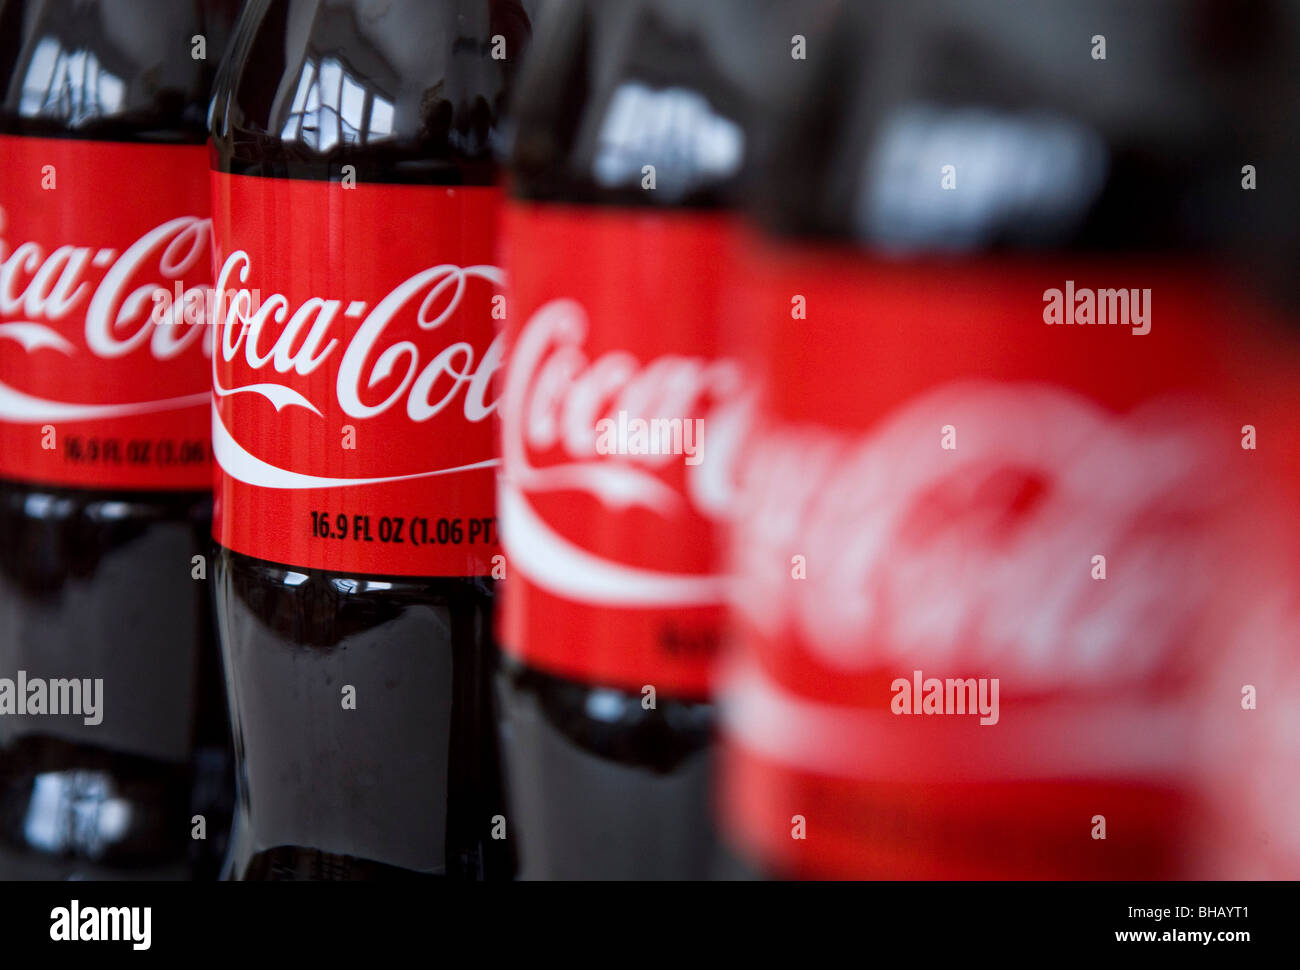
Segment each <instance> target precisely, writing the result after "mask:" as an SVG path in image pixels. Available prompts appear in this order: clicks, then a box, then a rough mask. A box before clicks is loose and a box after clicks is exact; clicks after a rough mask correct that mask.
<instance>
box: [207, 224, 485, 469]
mask: <svg viewBox="0 0 1300 970" xmlns="http://www.w3.org/2000/svg"><path fill="white" fill-rule="evenodd" d="M252 270H253V267H252V259H251V257H250V256H249V254H248V253H247V252H246V251H244V250H236V251H234V252H232V253H230V255H229V256H227V257H226V259H225V262H224V263H223V265H222V267H221V270H220V272H219V273H218V274H217V281H216V289H217V292H218V293H219V294H221V301H220V304H219V307H220V309H219V312H218V314H217V321H216V323H217V334H216V339H215V345H216V346H215V351H214V353H213V380H212V389H213V394H214V402H213V403H214V415H213V452H214V454H215V455H216V458H217V460H218V462H219V463H220V464H221V467H222V468H223V469H224V470H225V471H226V472H227V473H228V474H230V475H231V476H233V477H235V478H238V479H240V480H241V481H245V482H248V483H250V484H253V485H259V486H264V487H268V488H299V489H301V488H322V487H335V486H346V485H367V484H376V483H379V482H392V481H402V480H408V479H416V478H426V477H430V476H434V475H446V474H450V473H454V472H460V471H467V470H470V469H476V468H484V467H490V466H494V465H495V464H497V462H496V459H495V458H493V457H492V456H491V455H488V454H484V455H483V456H481V458H477V459H476V460H474V461H472V462H469V463H462V464H458V465H456V466H453V467H438V468H430V469H424V470H421V471H418V472H415V473H404V474H393V475H380V476H374V477H367V478H346V477H337V476H320V475H313V474H309V473H304V472H301V471H297V470H294V469H290V468H284V467H281V466H277V465H275V464H272V463H270V462H267V461H264V460H262V459H260V458H258V457H256V456H254V455H253V454H251V453H250V452H249V451H248V450H247V449H246V448H244V447H243V445H241V444H240V442H239V441H238V440H237V439H236V438H235V437H234V436H233V435H232V434H231V431H230V430H229V428H227V426H226V424H225V423H224V422H223V421H222V419H221V415H220V413H219V412H218V411H217V410H216V408H217V405H219V404H220V402H221V401H223V400H227V399H230V398H234V397H236V396H238V395H256V396H258V397H261V398H264V399H265V400H266V401H269V402H270V403H271V404H272V405H273V406H274V408H275V410H276V411H277V412H279V411H281V410H283V409H285V408H301V409H304V410H306V411H309V412H310V413H312V414H314V415H316V416H317V417H319V418H322V419H323V418H325V417H326V416H327V415H330V416H343V417H345V418H346V419H355V420H361V421H364V420H368V419H372V418H376V417H379V416H381V415H385V414H386V413H389V412H391V413H393V414H400V415H404V418H405V420H406V421H407V422H409V423H411V424H416V425H418V424H423V423H424V422H427V421H430V420H432V419H433V418H435V417H437V416H439V415H441V414H444V413H448V414H453V413H454V414H456V416H457V417H458V418H460V419H463V421H464V422H466V423H468V424H471V425H476V424H479V423H481V422H483V421H486V420H488V419H489V418H490V417H491V416H492V414H493V412H494V411H495V410H496V406H497V402H496V401H495V400H494V399H493V398H492V397H491V390H492V383H493V375H494V374H495V373H496V372H497V370H499V369H500V367H501V365H502V361H501V357H502V350H501V347H502V344H501V338H500V337H497V338H496V339H493V340H492V341H491V342H490V343H488V344H487V346H486V347H482V346H478V345H476V344H475V343H473V342H471V341H470V340H465V339H450V338H449V339H447V340H446V341H445V342H444V343H443V344H442V346H440V347H438V348H436V349H435V350H432V351H430V348H429V344H430V342H431V341H430V340H429V339H428V338H425V337H423V336H419V337H418V338H417V339H411V338H412V337H415V336H416V335H417V334H420V335H422V334H435V333H437V332H438V331H439V330H440V328H444V327H446V325H447V324H448V321H450V320H452V319H453V318H454V317H455V316H456V314H457V313H458V312H459V311H460V310H461V308H462V304H463V303H465V301H466V293H467V290H468V289H469V288H470V286H471V285H473V284H474V283H475V281H478V282H479V283H480V285H485V286H495V285H500V283H501V282H502V272H501V270H500V269H499V268H498V267H495V266H488V265H474V266H457V265H454V264H449V263H445V264H441V265H437V266H432V267H429V268H427V269H424V270H421V271H420V272H418V273H415V274H414V275H412V276H410V277H408V278H407V279H405V280H403V281H402V282H401V283H399V284H398V285H397V286H395V287H394V288H393V289H392V290H390V291H389V292H388V293H387V294H386V295H384V296H383V298H382V299H380V300H379V301H378V302H377V303H376V304H375V305H374V306H373V308H372V307H370V305H369V304H368V303H367V302H366V301H364V300H344V299H339V298H334V297H321V296H312V297H309V298H307V299H305V300H301V301H298V302H297V303H296V304H294V303H291V302H290V300H289V298H288V297H287V296H285V295H284V294H283V293H279V292H273V293H271V294H270V296H269V297H265V298H262V297H261V291H260V290H253V289H250V288H248V287H247V286H245V285H244V284H246V283H248V281H249V278H250V274H251V273H252ZM344 321H352V322H353V323H355V324H356V325H355V326H349V327H345V326H344ZM447 329H448V330H450V329H451V328H449V327H447ZM345 330H347V331H348V333H349V334H350V335H348V334H345V333H344V331H345ZM413 331H414V332H413ZM322 368H323V370H322ZM317 371H320V372H321V373H322V374H325V375H329V374H332V375H333V380H332V381H329V382H328V384H326V383H325V382H322V381H319V380H315V379H313V377H312V375H313V374H315V373H316V372H317ZM223 375H224V377H223ZM312 389H315V390H314V392H313V391H312Z"/></svg>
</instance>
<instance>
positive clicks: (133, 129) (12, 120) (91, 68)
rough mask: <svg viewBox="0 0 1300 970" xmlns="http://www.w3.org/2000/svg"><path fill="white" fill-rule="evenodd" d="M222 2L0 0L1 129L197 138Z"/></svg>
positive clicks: (218, 43)
mask: <svg viewBox="0 0 1300 970" xmlns="http://www.w3.org/2000/svg"><path fill="white" fill-rule="evenodd" d="M229 6H230V5H229V4H223V3H220V2H214V0H205V2H203V3H176V2H174V0H140V2H136V3H132V4H105V3H76V4H69V3H67V2H58V0H4V2H2V3H0V132H6V133H11V134H24V135H35V136H43V137H65V138H85V139H95V140H119V141H133V142H158V143H163V144H168V143H190V144H195V143H202V141H203V140H204V138H205V136H206V126H205V124H204V111H205V108H206V104H207V92H208V89H209V85H210V84H211V81H212V76H213V73H214V70H215V68H214V65H215V64H216V61H217V58H218V57H219V56H220V53H221V47H222V45H223V44H224V40H225V37H226V35H227V29H226V24H227V23H228V21H229V19H230V16H231V14H230V10H229Z"/></svg>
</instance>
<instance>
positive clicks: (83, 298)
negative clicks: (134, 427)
mask: <svg viewBox="0 0 1300 970" xmlns="http://www.w3.org/2000/svg"><path fill="white" fill-rule="evenodd" d="M5 228H6V219H5V213H4V210H3V208H0V233H3V232H4V231H5ZM211 236H212V223H211V220H209V219H201V218H199V217H197V216H180V217H178V218H175V219H169V220H167V221H166V222H163V223H161V224H160V225H158V226H156V227H154V228H153V229H150V230H149V231H148V232H146V233H144V234H143V235H142V236H140V238H139V239H137V240H135V241H134V242H133V243H131V244H130V245H129V246H127V247H126V248H125V249H123V250H121V251H120V252H119V251H118V250H117V249H115V248H112V247H98V248H96V247H93V246H77V245H70V244H69V245H58V246H54V247H50V246H48V245H47V244H44V243H41V242H36V241H27V242H22V243H19V244H17V245H15V246H13V247H12V248H10V244H9V243H8V242H7V241H6V240H5V239H4V238H3V236H0V348H3V347H4V345H5V344H8V345H9V350H8V352H22V353H26V354H29V355H34V354H37V353H46V352H54V353H57V354H60V355H62V356H64V357H67V358H70V359H79V358H81V357H87V356H88V357H91V358H95V359H97V360H99V361H101V362H109V361H114V360H119V359H123V358H128V357H133V356H134V355H137V354H148V355H149V356H150V357H152V359H153V360H155V361H171V360H175V359H177V358H179V357H180V356H181V355H183V354H185V353H186V352H187V351H188V352H199V351H202V352H207V350H208V343H207V341H206V340H204V339H203V338H204V333H205V328H204V327H203V326H202V321H199V322H197V323H194V322H190V323H187V322H185V321H184V320H183V319H182V316H181V314H182V307H181V306H179V305H178V306H177V307H176V308H175V311H174V312H173V313H172V314H168V315H159V314H157V313H155V312H154V311H155V307H156V302H155V298H154V296H155V293H157V292H158V291H159V290H165V291H168V292H170V291H171V289H172V284H174V283H175V284H176V285H178V286H180V289H181V292H182V293H185V292H186V291H185V289H184V286H183V285H182V284H180V283H179V282H178V281H181V280H183V279H185V278H186V277H187V276H188V277H193V276H194V275H196V274H199V275H202V274H203V273H204V270H206V266H207V260H208V258H209V257H208V252H209V245H210V240H211ZM193 289H199V290H206V287H199V288H193ZM77 323H81V325H80V326H77V325H76V324H77ZM0 352H4V351H0ZM67 383H68V384H69V385H74V384H75V382H74V381H69V382H67ZM119 388H120V393H122V394H123V395H124V396H126V397H128V398H131V399H130V400H126V401H110V402H105V401H97V402H94V403H79V402H73V401H64V400H52V399H49V398H47V397H42V396H39V395H37V394H35V393H32V392H31V390H30V389H22V388H18V387H13V386H10V385H9V384H6V383H4V382H3V381H0V420H8V421H18V422H40V421H54V420H83V419H97V418H110V417H121V416H125V415H131V414H145V413H149V412H154V411H165V410H174V409H177V408H185V407H192V406H194V405H195V404H202V403H204V401H205V400H206V399H207V394H206V393H203V394H188V395H184V396H179V397H170V398H163V399H150V400H139V399H136V398H138V395H139V393H140V391H139V387H138V386H136V385H133V384H130V383H127V382H111V381H106V382H100V383H97V384H96V390H97V391H103V390H106V389H112V391H117V390H118V389H119ZM43 390H44V388H43ZM110 392H111V391H110Z"/></svg>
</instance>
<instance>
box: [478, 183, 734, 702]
mask: <svg viewBox="0 0 1300 970" xmlns="http://www.w3.org/2000/svg"><path fill="white" fill-rule="evenodd" d="M730 239H731V229H730V226H729V223H728V222H727V221H726V220H725V219H724V218H723V217H720V216H715V215H701V214H687V213H675V214H664V213H653V212H648V211H641V210H635V211H634V210H610V209H601V208H595V207H586V208H584V207H575V206H559V205H536V204H529V203H511V204H510V205H509V206H508V208H507V214H506V219H505V235H504V240H505V244H506V256H507V260H506V263H507V267H508V270H509V274H510V278H509V286H510V313H509V316H508V323H507V333H508V335H509V338H510V339H509V347H510V363H509V367H508V369H507V374H506V388H505V392H504V395H503V404H502V410H501V433H502V460H503V469H502V478H501V496H500V501H501V516H502V537H503V540H504V544H505V549H506V555H507V559H508V562H509V568H510V573H509V579H508V582H507V584H506V590H505V594H504V604H503V607H502V609H503V618H502V623H501V626H502V630H501V640H502V643H503V645H504V646H505V648H506V649H508V650H509V651H511V652H512V653H514V654H515V655H516V656H518V657H520V658H522V659H523V660H525V661H527V662H528V663H530V664H533V665H535V666H537V667H539V668H541V669H544V670H547V671H549V672H552V673H556V674H559V675H562V676H566V677H571V678H574V679H577V680H579V681H582V682H586V683H593V684H609V685H614V686H619V687H624V688H628V689H632V690H640V689H641V688H642V687H643V686H644V685H647V684H652V685H654V686H655V687H656V689H657V690H658V691H660V692H662V693H667V694H670V695H671V694H675V695H679V696H687V697H702V696H706V695H707V692H708V687H709V677H710V673H711V668H712V663H713V660H714V657H715V653H716V648H717V643H718V636H719V630H720V626H721V623H722V619H723V610H722V598H723V593H724V578H723V576H722V575H721V573H720V570H719V560H720V556H719V535H720V532H719V530H720V526H721V520H722V518H723V517H724V515H725V514H726V513H727V512H728V511H729V504H730V499H731V480H730V473H729V472H730V469H731V467H732V464H733V459H734V457H735V454H736V451H737V447H738V443H739V441H740V438H741V434H742V432H743V429H744V428H745V426H746V425H747V421H748V414H749V410H750V399H749V396H748V395H747V393H746V388H747V385H746V382H745V381H744V379H743V375H742V372H741V370H740V368H739V367H738V366H737V364H736V363H735V362H733V361H730V360H725V359H723V358H722V357H721V356H720V346H721V343H722V335H721V326H722V321H723V319H724V316H725V315H726V313H727V312H728V308H727V306H726V304H725V290H724V288H723V286H722V285H721V282H722V279H723V273H724V271H725V269H726V266H727V261H728V258H729V254H730V249H729V245H730V243H729V241H730ZM706 270H707V271H706Z"/></svg>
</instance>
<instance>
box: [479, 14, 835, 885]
mask: <svg viewBox="0 0 1300 970" xmlns="http://www.w3.org/2000/svg"><path fill="white" fill-rule="evenodd" d="M797 7H799V5H798V4H790V5H778V4H747V3H707V4H701V3H694V2H675V0H653V2H634V3H618V4H611V3H600V2H560V3H556V4H554V5H553V6H552V7H549V8H548V9H547V15H548V16H547V19H546V20H545V26H544V27H542V28H539V31H538V40H537V43H536V46H535V48H534V53H533V55H532V57H531V59H530V61H529V62H528V64H527V65H526V66H525V69H524V72H523V75H522V76H521V81H520V84H519V87H518V94H517V96H516V98H515V101H514V103H513V106H512V117H511V124H512V129H511V130H512V142H511V146H510V154H509V158H510V175H511V185H510V188H511V193H512V197H511V199H510V202H509V203H508V207H507V212H506V219H505V223H504V225H505V230H504V232H505V240H504V243H505V253H506V256H505V268H506V272H507V287H508V311H507V316H506V332H507V334H508V335H509V344H508V354H509V362H508V365H507V371H506V379H505V390H504V393H503V399H502V401H503V403H502V409H501V433H502V462H503V464H502V475H501V481H500V505H501V517H502V540H503V542H504V544H505V550H506V556H507V561H508V562H507V565H508V569H509V575H508V578H507V580H506V584H505V592H504V593H503V600H504V602H503V607H502V609H503V612H502V617H501V622H500V625H499V637H500V639H501V644H502V648H503V651H504V652H505V654H506V657H505V659H504V661H503V670H502V674H501V676H500V679H499V684H500V687H499V697H500V701H501V704H502V708H503V716H504V720H505V724H504V739H505V740H504V751H503V753H504V755H505V758H506V764H507V780H508V784H507V788H508V794H509V798H510V804H511V810H512V814H511V818H512V821H513V823H514V825H515V826H516V832H517V833H518V834H519V839H520V842H519V845H520V853H521V859H520V877H521V878H702V877H707V876H710V875H714V874H717V873H719V872H720V871H726V870H722V869H719V868H717V867H718V866H720V865H722V864H723V863H722V862H721V861H720V860H719V858H718V853H717V851H716V843H715V839H714V835H713V829H712V825H711V822H710V809H709V803H710V794H711V776H710V764H711V745H712V736H713V727H714V725H713V705H712V699H711V691H710V679H711V676H712V670H713V661H714V658H715V655H716V652H717V648H718V645H719V634H720V631H721V626H722V622H723V619H724V609H723V594H724V590H725V587H726V578H725V576H724V575H723V574H722V570H721V558H720V553H719V549H720V547H719V545H718V539H719V537H720V535H721V532H720V529H721V524H722V522H723V521H724V520H725V518H726V514H727V511H728V503H729V501H730V496H729V484H730V473H729V470H730V468H731V466H732V462H733V459H734V458H735V456H736V454H737V452H738V450H739V448H740V447H741V441H742V440H743V434H744V428H745V423H746V414H747V411H748V405H749V395H748V391H747V382H746V379H745V375H744V374H743V373H742V371H741V369H740V368H739V367H738V366H737V365H736V364H735V363H734V362H733V361H731V360H728V359H726V358H725V357H724V355H723V353H722V331H723V327H724V324H725V323H726V322H727V319H728V317H729V313H730V309H729V306H728V303H727V300H726V294H727V287H726V280H727V273H728V266H729V261H730V253H731V250H732V245H733V239H734V234H735V231H736V227H735V224H734V219H733V216H732V215H731V211H730V210H731V208H732V206H733V205H734V203H735V201H736V198H737V191H738V188H739V186H740V184H741V183H742V181H743V179H744V175H745V172H746V160H747V158H748V156H749V152H750V149H751V146H750V143H749V135H748V127H749V122H750V115H751V112H752V111H753V110H754V104H755V102H761V99H760V98H759V96H758V94H759V92H761V91H763V90H764V85H763V83H762V82H763V80H764V79H766V80H769V81H770V80H771V79H772V78H780V77H782V70H781V67H782V64H786V65H793V64H796V63H797V61H796V60H795V59H794V58H792V56H791V36H792V33H793V31H790V30H786V29H784V28H783V27H781V26H779V21H778V20H777V19H774V11H780V10H783V11H786V12H788V11H790V10H792V9H794V8H797ZM811 23H812V21H809V23H805V24H804V25H803V26H804V27H805V28H806V27H807V26H809V25H810V24H811Z"/></svg>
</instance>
